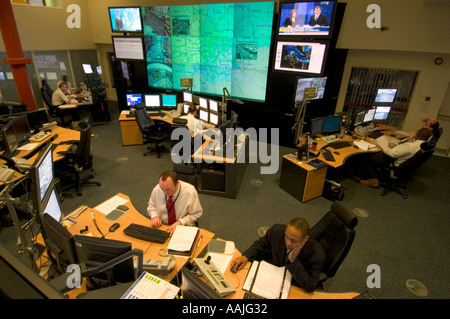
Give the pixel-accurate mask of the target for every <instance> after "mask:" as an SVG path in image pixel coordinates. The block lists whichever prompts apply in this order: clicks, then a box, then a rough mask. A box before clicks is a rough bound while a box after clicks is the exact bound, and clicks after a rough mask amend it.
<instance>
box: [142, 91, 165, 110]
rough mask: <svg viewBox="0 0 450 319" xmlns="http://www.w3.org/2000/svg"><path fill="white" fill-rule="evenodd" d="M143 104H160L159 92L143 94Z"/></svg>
mask: <svg viewBox="0 0 450 319" xmlns="http://www.w3.org/2000/svg"><path fill="white" fill-rule="evenodd" d="M144 100H145V106H146V107H150V108H156V107H160V106H161V100H160V97H159V94H144Z"/></svg>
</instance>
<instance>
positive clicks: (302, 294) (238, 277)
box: [224, 249, 359, 299]
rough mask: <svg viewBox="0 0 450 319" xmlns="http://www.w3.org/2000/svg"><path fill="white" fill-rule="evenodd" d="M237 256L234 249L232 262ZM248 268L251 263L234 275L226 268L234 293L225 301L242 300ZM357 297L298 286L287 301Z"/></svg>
mask: <svg viewBox="0 0 450 319" xmlns="http://www.w3.org/2000/svg"><path fill="white" fill-rule="evenodd" d="M239 256H241V253H240V252H239V251H238V250H237V249H236V251H235V253H234V256H233V258H232V260H233V259H234V258H236V257H239ZM250 266H251V262H248V263H247V264H246V265H245V267H244V268H242V269H241V270H239V271H237V272H236V273H235V274H233V273H232V272H231V270H230V267H227V270H226V271H225V273H224V276H225V277H226V278H227V279H228V281H229V282H230V283H231V284H232V285H234V287H235V288H236V291H235V292H233V293H231V294H229V295H228V296H226V297H225V298H226V299H243V297H244V294H245V291H244V290H242V287H243V285H244V282H245V278H246V276H247V273H248V271H249V270H250ZM358 295H359V293H356V292H344V293H335V292H322V291H313V292H306V291H305V290H303V289H302V288H300V287H298V286H294V285H291V289H290V290H289V295H288V299H351V298H354V297H356V296H358Z"/></svg>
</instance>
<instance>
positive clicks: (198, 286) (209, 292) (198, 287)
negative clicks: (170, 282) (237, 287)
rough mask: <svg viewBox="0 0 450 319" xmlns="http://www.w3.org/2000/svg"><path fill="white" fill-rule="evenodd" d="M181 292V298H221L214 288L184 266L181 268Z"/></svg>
mask: <svg viewBox="0 0 450 319" xmlns="http://www.w3.org/2000/svg"><path fill="white" fill-rule="evenodd" d="M181 292H182V294H183V299H223V297H222V296H221V295H220V294H219V293H218V292H217V291H216V290H214V289H213V288H211V287H210V286H208V284H206V283H205V282H204V281H203V280H202V279H201V278H199V277H197V275H196V274H194V273H193V272H192V271H190V270H189V269H187V268H186V267H183V268H182V269H181Z"/></svg>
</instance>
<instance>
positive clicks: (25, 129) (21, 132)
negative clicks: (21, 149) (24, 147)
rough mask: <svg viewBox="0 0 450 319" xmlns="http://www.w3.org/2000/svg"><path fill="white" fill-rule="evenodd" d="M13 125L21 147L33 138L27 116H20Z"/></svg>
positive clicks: (12, 122)
mask: <svg viewBox="0 0 450 319" xmlns="http://www.w3.org/2000/svg"><path fill="white" fill-rule="evenodd" d="M11 124H12V126H13V127H14V131H15V132H16V139H17V143H18V145H19V146H20V144H22V143H23V142H25V141H27V140H28V138H29V137H30V136H31V129H30V125H29V124H28V119H27V116H26V115H25V114H24V115H21V116H18V117H16V118H14V119H13V120H11Z"/></svg>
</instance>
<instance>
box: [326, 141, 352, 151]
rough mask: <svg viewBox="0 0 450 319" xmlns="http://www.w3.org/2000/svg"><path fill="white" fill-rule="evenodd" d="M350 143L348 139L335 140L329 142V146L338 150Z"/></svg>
mask: <svg viewBox="0 0 450 319" xmlns="http://www.w3.org/2000/svg"><path fill="white" fill-rule="evenodd" d="M352 145H353V143H352V142H348V141H337V142H332V143H330V144H329V146H330V147H332V148H334V149H335V150H338V149H340V148H344V147H349V146H352Z"/></svg>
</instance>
